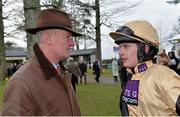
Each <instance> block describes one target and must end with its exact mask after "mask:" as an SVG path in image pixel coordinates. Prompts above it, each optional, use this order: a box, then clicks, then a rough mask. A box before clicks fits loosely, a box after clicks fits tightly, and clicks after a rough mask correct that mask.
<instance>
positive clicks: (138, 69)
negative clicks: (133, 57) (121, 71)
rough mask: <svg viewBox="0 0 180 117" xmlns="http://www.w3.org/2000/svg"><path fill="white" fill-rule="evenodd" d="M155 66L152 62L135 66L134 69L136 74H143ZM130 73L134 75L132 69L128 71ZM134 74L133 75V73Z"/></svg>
mask: <svg viewBox="0 0 180 117" xmlns="http://www.w3.org/2000/svg"><path fill="white" fill-rule="evenodd" d="M152 65H153V63H152V60H149V61H146V62H143V63H139V64H137V65H136V66H135V68H134V72H135V74H136V73H141V72H144V71H146V70H147V69H148V68H149V67H151V66H152ZM127 71H128V72H130V73H132V71H131V69H127ZM132 74H133V73H132Z"/></svg>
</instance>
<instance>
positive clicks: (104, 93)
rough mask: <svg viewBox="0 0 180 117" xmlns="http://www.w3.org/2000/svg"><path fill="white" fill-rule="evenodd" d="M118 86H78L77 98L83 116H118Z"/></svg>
mask: <svg viewBox="0 0 180 117" xmlns="http://www.w3.org/2000/svg"><path fill="white" fill-rule="evenodd" d="M119 94H120V86H119V85H118V84H116V85H108V84H88V85H78V87H77V98H78V102H79V104H80V108H81V113H82V115H83V116H118V115H120V111H119Z"/></svg>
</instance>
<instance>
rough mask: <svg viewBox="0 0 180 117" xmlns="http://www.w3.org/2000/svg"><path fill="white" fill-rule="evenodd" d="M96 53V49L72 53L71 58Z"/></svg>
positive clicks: (72, 51) (73, 51)
mask: <svg viewBox="0 0 180 117" xmlns="http://www.w3.org/2000/svg"><path fill="white" fill-rule="evenodd" d="M95 53H96V48H92V49H84V50H71V51H70V55H71V56H81V55H91V54H95Z"/></svg>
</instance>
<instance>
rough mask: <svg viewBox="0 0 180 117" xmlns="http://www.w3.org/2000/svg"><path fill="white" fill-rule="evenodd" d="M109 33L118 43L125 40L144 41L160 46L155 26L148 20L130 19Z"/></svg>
mask: <svg viewBox="0 0 180 117" xmlns="http://www.w3.org/2000/svg"><path fill="white" fill-rule="evenodd" d="M109 35H110V36H111V37H112V38H113V39H114V40H115V43H116V44H120V43H125V42H143V43H145V44H149V45H152V46H154V47H156V48H158V47H159V36H158V33H157V31H156V30H155V28H154V27H153V26H152V25H151V24H150V23H149V22H147V21H144V20H136V21H130V22H128V23H126V24H125V25H123V26H121V27H119V28H118V29H117V30H116V32H110V33H109Z"/></svg>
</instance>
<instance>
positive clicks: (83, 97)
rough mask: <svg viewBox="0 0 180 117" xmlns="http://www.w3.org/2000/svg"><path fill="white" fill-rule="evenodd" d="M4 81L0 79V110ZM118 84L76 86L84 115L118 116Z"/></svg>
mask: <svg viewBox="0 0 180 117" xmlns="http://www.w3.org/2000/svg"><path fill="white" fill-rule="evenodd" d="M5 83H6V81H0V110H1V108H2V96H3V91H4V86H5ZM119 94H120V86H119V84H114V85H109V84H97V83H88V84H87V85H85V84H82V85H78V86H77V99H78V103H79V105H80V108H81V114H82V115H84V116H89V115H91V116H94V115H96V116H98V115H102V116H103V115H106V116H108V115H110V116H116V115H117V116H118V115H120V111H119Z"/></svg>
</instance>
